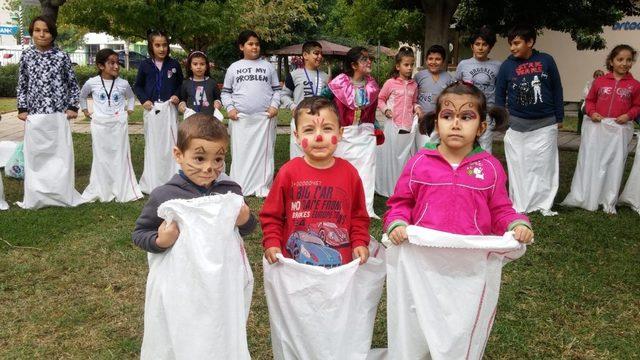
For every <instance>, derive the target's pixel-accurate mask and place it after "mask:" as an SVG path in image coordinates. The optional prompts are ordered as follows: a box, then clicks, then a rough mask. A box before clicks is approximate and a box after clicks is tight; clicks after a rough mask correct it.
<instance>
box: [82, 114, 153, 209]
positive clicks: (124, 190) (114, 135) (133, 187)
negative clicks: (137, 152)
mask: <svg viewBox="0 0 640 360" xmlns="http://www.w3.org/2000/svg"><path fill="white" fill-rule="evenodd" d="M91 147H92V148H93V161H92V163H91V176H90V178H89V185H88V186H87V188H86V189H85V190H84V192H83V193H82V197H83V198H84V199H85V200H87V201H94V200H100V201H103V202H108V201H111V200H114V199H115V200H116V201H117V202H127V201H133V200H137V199H141V198H142V192H141V191H140V186H139V185H138V181H137V180H136V174H135V172H134V171H133V166H132V165H131V150H130V147H129V124H128V122H127V114H126V113H122V114H119V115H113V116H104V117H101V116H97V115H94V116H93V117H92V118H91Z"/></svg>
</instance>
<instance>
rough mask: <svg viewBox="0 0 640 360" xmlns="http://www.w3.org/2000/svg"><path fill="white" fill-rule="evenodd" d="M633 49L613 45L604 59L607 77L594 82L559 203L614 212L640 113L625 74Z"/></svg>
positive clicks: (634, 85)
mask: <svg viewBox="0 0 640 360" xmlns="http://www.w3.org/2000/svg"><path fill="white" fill-rule="evenodd" d="M635 57H636V51H635V50H634V49H633V48H632V47H631V46H629V45H618V46H616V47H614V48H613V49H612V50H611V52H610V53H609V56H607V61H606V66H607V70H609V73H607V74H606V75H604V76H601V77H599V78H597V79H595V80H594V82H593V86H591V90H589V94H588V95H587V97H586V99H585V103H586V105H585V109H586V113H587V116H585V118H584V120H583V121H584V122H585V124H583V134H582V142H581V143H580V151H579V152H578V165H577V166H576V171H575V173H574V174H573V181H572V182H571V192H570V193H569V195H567V197H566V198H565V199H564V201H563V202H562V204H563V205H567V206H577V207H581V208H584V209H587V210H591V211H594V210H597V209H598V206H599V205H600V204H602V206H603V210H604V211H605V212H607V213H612V214H615V212H616V207H615V206H616V202H617V200H618V193H619V191H620V185H621V183H622V175H623V174H624V165H625V162H626V160H627V155H628V147H629V142H630V141H631V138H632V137H633V120H634V119H636V118H637V117H638V116H639V115H640V82H638V81H637V80H636V79H634V78H633V76H632V75H631V73H629V70H631V66H632V65H633V62H634V61H635Z"/></svg>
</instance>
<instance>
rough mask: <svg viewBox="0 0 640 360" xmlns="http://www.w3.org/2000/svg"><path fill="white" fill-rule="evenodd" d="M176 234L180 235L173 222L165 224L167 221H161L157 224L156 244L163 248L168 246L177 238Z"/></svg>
mask: <svg viewBox="0 0 640 360" xmlns="http://www.w3.org/2000/svg"><path fill="white" fill-rule="evenodd" d="M178 235H180V230H179V229H178V225H177V224H176V223H175V222H171V224H169V225H167V222H166V221H163V222H162V224H160V226H158V237H157V238H156V245H158V246H159V247H161V248H163V249H166V248H169V247H171V246H172V245H173V244H175V242H176V240H178Z"/></svg>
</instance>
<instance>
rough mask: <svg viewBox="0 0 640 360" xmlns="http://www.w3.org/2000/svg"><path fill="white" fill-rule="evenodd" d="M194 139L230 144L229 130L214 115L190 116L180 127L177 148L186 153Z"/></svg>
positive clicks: (198, 114)
mask: <svg viewBox="0 0 640 360" xmlns="http://www.w3.org/2000/svg"><path fill="white" fill-rule="evenodd" d="M193 139H203V140H207V141H224V142H226V143H227V144H228V143H229V133H227V128H226V127H225V126H224V125H223V124H222V123H221V122H220V121H218V120H216V118H214V117H213V115H209V114H204V113H197V114H193V115H191V116H189V117H188V118H186V119H185V120H184V121H183V122H181V123H180V125H178V141H177V142H176V147H177V148H178V149H180V151H182V152H184V151H186V150H187V149H188V148H189V142H190V141H191V140H193Z"/></svg>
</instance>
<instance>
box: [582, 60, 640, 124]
mask: <svg viewBox="0 0 640 360" xmlns="http://www.w3.org/2000/svg"><path fill="white" fill-rule="evenodd" d="M585 110H586V113H587V115H589V116H591V115H592V114H593V113H594V112H597V113H598V114H600V115H602V116H603V117H605V118H617V117H618V116H620V115H624V114H627V115H628V116H629V119H631V120H635V119H637V118H638V116H640V82H638V80H636V79H634V78H633V76H632V75H631V73H627V74H626V75H625V76H624V77H623V78H622V79H620V80H616V79H615V78H614V77H613V73H611V72H610V73H608V74H606V75H604V76H600V77H599V78H597V79H595V80H594V81H593V85H591V90H589V94H588V95H587V98H586V99H585Z"/></svg>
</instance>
